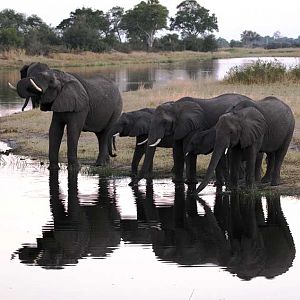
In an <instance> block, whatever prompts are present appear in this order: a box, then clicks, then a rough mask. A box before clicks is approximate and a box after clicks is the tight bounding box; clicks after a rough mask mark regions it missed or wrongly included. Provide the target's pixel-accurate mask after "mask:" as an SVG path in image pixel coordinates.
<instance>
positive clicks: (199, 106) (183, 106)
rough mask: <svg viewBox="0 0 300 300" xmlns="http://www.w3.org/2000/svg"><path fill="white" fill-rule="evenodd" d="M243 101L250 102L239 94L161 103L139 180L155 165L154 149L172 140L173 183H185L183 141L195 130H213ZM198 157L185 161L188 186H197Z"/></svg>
mask: <svg viewBox="0 0 300 300" xmlns="http://www.w3.org/2000/svg"><path fill="white" fill-rule="evenodd" d="M243 100H251V99H250V98H249V97H247V96H244V95H240V94H223V95H220V96H217V97H214V98H210V99H198V98H192V97H183V98H181V99H179V100H177V101H175V102H169V103H162V104H161V105H159V106H158V107H157V108H156V110H155V113H154V117H153V118H152V121H151V126H150V131H149V135H148V143H147V150H146V154H145V159H144V163H143V166H142V168H141V171H140V174H139V176H138V178H137V180H135V182H134V183H137V182H138V181H139V179H141V178H144V177H148V174H149V170H150V168H151V165H152V161H153V156H154V153H155V147H156V146H157V145H158V143H159V142H160V141H161V139H162V138H163V137H164V136H166V135H168V136H173V138H174V142H173V161H174V179H173V180H174V182H182V181H183V170H184V153H183V146H182V143H183V139H184V138H185V137H186V136H187V135H188V134H189V133H190V132H191V131H192V130H195V129H198V130H200V131H204V130H207V129H209V128H211V127H213V126H214V125H215V124H216V123H217V121H218V119H219V117H220V116H221V115H222V114H223V113H225V111H226V110H227V109H228V108H230V107H232V106H233V105H236V104H238V103H239V102H241V101H243ZM196 159H197V156H196V155H189V157H188V159H187V160H186V177H187V182H188V183H191V184H195V183H196V182H197V181H196V179H195V176H196Z"/></svg>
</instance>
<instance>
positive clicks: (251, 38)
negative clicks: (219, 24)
mask: <svg viewBox="0 0 300 300" xmlns="http://www.w3.org/2000/svg"><path fill="white" fill-rule="evenodd" d="M260 40H261V36H260V35H259V34H258V33H257V32H255V31H251V30H244V31H243V33H242V34H241V41H242V43H243V45H245V46H247V47H253V45H254V44H255V43H258V42H259V41H260Z"/></svg>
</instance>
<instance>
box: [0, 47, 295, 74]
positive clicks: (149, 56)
mask: <svg viewBox="0 0 300 300" xmlns="http://www.w3.org/2000/svg"><path fill="white" fill-rule="evenodd" d="M282 56H285V57H300V48H283V49H270V50H266V49H262V48H251V49H248V48H224V49H219V50H218V51H216V52H193V51H182V52H136V51H135V52H130V53H121V52H115V51H112V52H110V53H93V52H74V53H50V54H49V55H48V56H28V55H26V54H25V51H24V50H15V51H7V52H6V51H4V52H0V69H17V68H21V67H22V66H23V65H24V64H29V63H31V62H34V61H39V62H43V63H46V64H48V65H49V66H50V67H52V68H53V67H55V68H63V67H82V66H113V65H122V64H150V63H176V62H181V61H186V60H210V59H216V58H236V57H282Z"/></svg>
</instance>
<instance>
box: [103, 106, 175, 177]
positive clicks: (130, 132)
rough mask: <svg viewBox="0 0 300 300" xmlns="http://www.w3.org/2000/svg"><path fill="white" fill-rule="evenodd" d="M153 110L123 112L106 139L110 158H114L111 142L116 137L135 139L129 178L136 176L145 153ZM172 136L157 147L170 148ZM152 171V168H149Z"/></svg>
mask: <svg viewBox="0 0 300 300" xmlns="http://www.w3.org/2000/svg"><path fill="white" fill-rule="evenodd" d="M154 112H155V108H142V109H139V110H134V111H130V112H123V113H122V115H121V116H120V118H119V119H118V121H117V122H115V124H114V125H113V127H112V128H111V131H110V137H109V139H108V143H109V144H108V146H109V153H110V156H111V157H114V156H116V154H114V153H113V151H112V147H111V146H112V143H111V141H112V140H113V139H114V138H115V137H117V136H120V137H126V136H127V137H135V138H136V145H135V149H134V154H133V158H132V162H131V177H132V178H134V177H136V176H137V172H138V166H139V163H140V161H141V159H142V157H143V155H144V154H145V152H146V149H147V140H148V133H149V129H150V124H151V119H152V117H153V115H154ZM172 145H173V138H172V136H166V137H164V138H163V139H162V140H161V141H160V143H159V144H158V145H157V146H158V147H163V148H172ZM151 169H152V167H151Z"/></svg>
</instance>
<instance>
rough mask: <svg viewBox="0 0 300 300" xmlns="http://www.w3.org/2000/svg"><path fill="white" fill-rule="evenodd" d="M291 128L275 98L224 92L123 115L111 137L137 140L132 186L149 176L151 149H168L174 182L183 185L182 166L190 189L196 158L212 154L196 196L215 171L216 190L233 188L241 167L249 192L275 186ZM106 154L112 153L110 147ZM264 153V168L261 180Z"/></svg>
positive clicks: (288, 117) (291, 121)
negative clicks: (258, 185)
mask: <svg viewBox="0 0 300 300" xmlns="http://www.w3.org/2000/svg"><path fill="white" fill-rule="evenodd" d="M294 126H295V120H294V117H293V114H292V111H291V109H290V108H289V106H287V105H286V104H285V103H284V102H283V101H281V100H279V99H277V98H276V97H266V98H264V99H262V100H260V101H253V100H251V99H250V98H248V97H246V96H243V95H239V94H223V95H220V96H218V97H215V98H211V99H197V98H191V97H184V98H181V99H179V100H177V101H173V102H166V103H163V104H161V105H159V106H158V107H157V108H156V109H150V108H143V109H140V110H136V111H131V112H127V113H123V114H122V115H121V117H120V118H119V120H118V121H117V122H116V123H115V124H114V126H113V129H112V131H111V135H112V136H130V137H136V147H135V151H134V155H133V159H132V166H131V172H132V178H133V179H132V182H131V184H132V185H135V184H137V183H138V181H139V180H140V179H141V178H148V177H149V176H150V174H151V171H152V167H153V158H154V153H155V147H166V148H172V149H173V162H174V166H173V173H174V178H173V181H174V182H175V183H180V182H182V181H183V175H184V165H185V169H186V171H185V175H186V183H187V184H188V185H189V186H191V187H192V186H194V185H195V184H196V183H197V179H196V162H197V155H199V154H204V155H206V154H209V153H212V156H211V160H210V163H209V166H208V169H207V172H206V174H205V177H204V179H203V181H202V182H201V184H200V185H199V186H198V187H197V192H198V193H199V192H200V191H201V190H203V189H204V188H205V187H206V185H207V184H208V183H209V180H210V179H211V178H212V176H213V174H214V171H215V173H216V185H217V187H222V186H223V185H224V184H225V185H226V187H227V188H228V189H236V188H237V187H238V184H239V181H240V179H241V173H243V172H242V171H241V170H243V167H244V165H245V171H244V175H243V178H242V179H244V180H245V183H246V186H247V187H249V188H250V189H252V188H253V187H254V186H255V182H260V181H262V182H263V183H268V182H270V183H271V185H278V184H279V183H280V168H281V165H282V162H283V159H284V156H285V154H286V152H287V150H288V147H289V144H290V141H291V139H292V136H293V131H294ZM109 152H110V154H111V155H112V151H111V148H110V151H109ZM264 153H266V155H267V170H266V173H265V175H264V176H263V177H262V178H261V164H262V159H263V154H264ZM143 155H145V159H144V162H143V165H142V167H141V170H140V172H138V165H139V162H140V160H141V158H142V156H143ZM112 156H113V155H112Z"/></svg>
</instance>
